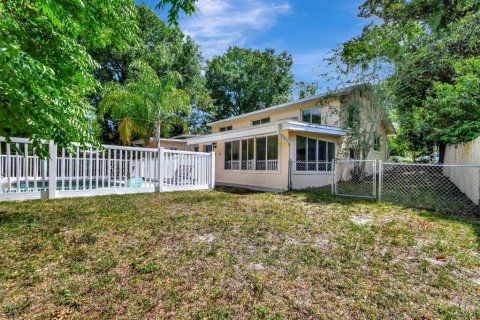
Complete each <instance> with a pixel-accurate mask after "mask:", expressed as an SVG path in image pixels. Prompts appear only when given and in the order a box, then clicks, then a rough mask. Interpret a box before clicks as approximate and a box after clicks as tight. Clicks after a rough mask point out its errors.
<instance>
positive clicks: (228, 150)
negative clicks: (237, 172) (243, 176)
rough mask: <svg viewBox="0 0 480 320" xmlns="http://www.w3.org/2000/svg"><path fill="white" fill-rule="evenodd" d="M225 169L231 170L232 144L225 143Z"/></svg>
mask: <svg viewBox="0 0 480 320" xmlns="http://www.w3.org/2000/svg"><path fill="white" fill-rule="evenodd" d="M225 169H232V143H231V142H225Z"/></svg>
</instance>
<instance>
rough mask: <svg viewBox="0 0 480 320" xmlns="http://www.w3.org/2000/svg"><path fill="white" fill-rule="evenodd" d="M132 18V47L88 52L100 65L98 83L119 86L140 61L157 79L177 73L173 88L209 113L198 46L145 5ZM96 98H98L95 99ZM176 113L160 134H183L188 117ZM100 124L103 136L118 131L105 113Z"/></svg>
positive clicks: (113, 121) (138, 8) (208, 101)
mask: <svg viewBox="0 0 480 320" xmlns="http://www.w3.org/2000/svg"><path fill="white" fill-rule="evenodd" d="M135 16H136V22H137V25H138V38H139V39H140V41H138V43H137V44H136V45H135V46H130V47H128V48H126V49H118V48H116V47H113V46H109V47H106V48H103V49H96V48H91V49H90V50H89V51H90V52H91V54H92V56H93V57H94V58H95V60H97V61H98V62H99V64H100V68H98V69H97V70H96V72H95V76H96V78H97V79H98V80H99V81H100V82H102V83H106V82H112V81H114V82H118V83H120V84H123V83H124V82H125V81H126V80H127V79H128V78H129V76H130V75H129V65H130V64H131V63H132V62H133V61H135V60H138V59H141V60H142V61H144V62H145V63H147V64H148V65H149V66H150V67H151V68H152V69H153V70H154V71H155V72H156V74H157V76H158V77H160V78H161V77H163V76H164V75H166V74H168V73H170V72H172V71H175V72H178V74H179V75H180V77H178V81H177V83H176V84H175V85H176V87H177V88H178V89H182V90H184V91H186V92H187V93H188V95H189V97H190V101H191V103H192V106H193V107H194V108H195V110H196V109H199V110H201V111H209V110H210V109H211V105H212V104H211V101H210V99H209V94H208V91H207V90H206V89H205V77H204V76H203V75H202V67H203V57H202V55H201V52H200V49H199V46H198V45H197V44H196V43H195V42H194V41H193V40H192V39H191V38H190V37H189V36H185V35H184V34H183V33H182V32H181V31H180V30H179V29H178V28H177V27H169V26H167V25H166V24H165V23H164V22H163V21H162V20H161V19H160V18H159V17H158V15H157V14H156V13H155V12H153V11H152V9H150V8H149V7H148V6H147V5H145V4H142V5H137V6H136V15H135ZM100 99H101V97H100V96H99V97H97V99H96V100H97V101H99V100H100ZM209 108H210V109H209ZM179 112H180V114H179V115H178V117H176V118H175V119H170V120H169V121H173V123H171V125H170V126H169V128H170V130H171V131H170V132H165V131H163V132H162V134H163V135H167V136H168V135H176V134H180V133H183V132H184V131H185V129H186V127H187V120H189V118H188V117H187V115H186V114H183V113H182V111H179ZM101 122H102V123H103V124H104V134H106V135H107V136H112V137H113V138H115V135H114V134H112V133H115V132H116V131H117V129H118V127H117V125H118V124H116V123H115V120H114V119H113V118H112V117H110V115H109V114H106V115H105V117H104V118H103V119H101ZM107 136H104V139H107V138H108V137H107ZM112 142H115V141H112Z"/></svg>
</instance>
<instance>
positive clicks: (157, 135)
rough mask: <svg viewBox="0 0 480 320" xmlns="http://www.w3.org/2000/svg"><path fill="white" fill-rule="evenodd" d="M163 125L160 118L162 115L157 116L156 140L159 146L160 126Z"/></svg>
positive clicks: (158, 146)
mask: <svg viewBox="0 0 480 320" xmlns="http://www.w3.org/2000/svg"><path fill="white" fill-rule="evenodd" d="M161 125H162V121H161V120H160V117H157V120H156V121H155V142H156V144H157V148H160V128H161Z"/></svg>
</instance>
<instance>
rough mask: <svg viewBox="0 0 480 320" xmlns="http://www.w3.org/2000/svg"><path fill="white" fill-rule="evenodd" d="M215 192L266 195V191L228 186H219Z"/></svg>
mask: <svg viewBox="0 0 480 320" xmlns="http://www.w3.org/2000/svg"><path fill="white" fill-rule="evenodd" d="M215 190H216V191H219V192H224V193H229V194H234V195H246V194H256V193H265V191H258V190H251V189H243V188H236V187H227V186H218V187H215Z"/></svg>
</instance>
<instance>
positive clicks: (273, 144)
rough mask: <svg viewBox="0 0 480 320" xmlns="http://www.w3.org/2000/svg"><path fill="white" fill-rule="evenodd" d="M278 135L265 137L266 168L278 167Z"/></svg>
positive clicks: (274, 168)
mask: <svg viewBox="0 0 480 320" xmlns="http://www.w3.org/2000/svg"><path fill="white" fill-rule="evenodd" d="M277 165H278V136H270V137H267V170H277V169H278V167H277Z"/></svg>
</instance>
